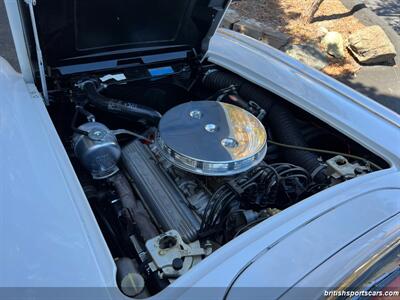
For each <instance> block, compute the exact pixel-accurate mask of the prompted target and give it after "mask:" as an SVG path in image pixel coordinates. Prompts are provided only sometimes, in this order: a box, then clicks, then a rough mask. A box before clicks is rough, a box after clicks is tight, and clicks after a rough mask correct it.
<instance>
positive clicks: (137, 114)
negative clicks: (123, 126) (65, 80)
mask: <svg viewBox="0 0 400 300" xmlns="http://www.w3.org/2000/svg"><path fill="white" fill-rule="evenodd" d="M81 87H82V90H84V91H85V92H86V95H87V97H88V98H89V101H90V104H92V105H93V106H94V107H97V108H98V109H101V110H103V111H106V112H109V113H113V114H117V115H120V116H123V117H128V118H137V119H145V120H147V121H150V122H151V123H152V124H157V123H158V122H159V121H160V119H161V114H160V113H159V112H158V111H156V110H154V109H152V108H150V107H147V106H144V105H139V104H136V103H133V102H128V101H122V100H118V99H113V98H108V97H105V96H103V95H102V94H100V93H99V92H98V88H97V83H96V82H95V81H92V80H89V81H86V82H83V83H82V85H81Z"/></svg>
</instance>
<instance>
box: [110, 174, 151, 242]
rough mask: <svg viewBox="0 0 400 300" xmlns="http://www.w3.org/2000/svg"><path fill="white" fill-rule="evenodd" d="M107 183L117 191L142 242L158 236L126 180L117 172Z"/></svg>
mask: <svg viewBox="0 0 400 300" xmlns="http://www.w3.org/2000/svg"><path fill="white" fill-rule="evenodd" d="M108 181H109V182H110V183H111V184H112V185H113V186H114V188H115V190H116V191H117V193H118V195H119V198H120V201H121V204H122V207H123V209H124V210H126V211H127V213H128V214H129V216H128V217H130V218H131V219H132V221H133V222H135V223H136V225H137V227H138V230H139V231H140V234H141V236H142V238H143V240H144V241H147V240H149V239H151V238H153V237H155V236H157V235H158V231H157V229H156V227H155V226H154V224H153V223H152V222H151V219H150V216H149V214H148V213H147V211H146V209H145V208H144V206H143V204H142V203H141V202H140V201H139V200H138V199H137V198H136V197H135V195H134V194H133V191H132V188H131V185H130V184H129V181H128V179H127V178H126V177H125V176H124V175H123V174H122V173H121V172H117V173H116V174H114V175H113V176H111V177H110V178H108Z"/></svg>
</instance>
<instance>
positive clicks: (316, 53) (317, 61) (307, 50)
mask: <svg viewBox="0 0 400 300" xmlns="http://www.w3.org/2000/svg"><path fill="white" fill-rule="evenodd" d="M286 54H288V55H289V56H291V57H293V58H295V59H297V60H299V61H301V62H302V63H304V64H306V65H309V66H311V67H313V68H315V69H318V70H321V69H323V68H325V67H326V66H327V65H328V63H329V61H328V58H327V57H326V55H325V54H324V53H323V52H322V51H321V50H319V49H318V48H317V47H316V46H314V45H309V44H306V45H291V46H289V47H288V48H287V49H286Z"/></svg>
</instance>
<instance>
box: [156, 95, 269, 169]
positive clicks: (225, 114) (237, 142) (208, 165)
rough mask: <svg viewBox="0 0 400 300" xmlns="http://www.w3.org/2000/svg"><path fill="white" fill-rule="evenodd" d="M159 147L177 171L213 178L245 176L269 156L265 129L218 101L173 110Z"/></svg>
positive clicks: (241, 111)
mask: <svg viewBox="0 0 400 300" xmlns="http://www.w3.org/2000/svg"><path fill="white" fill-rule="evenodd" d="M156 143H157V147H158V148H159V150H160V153H161V155H162V156H164V157H165V158H166V159H168V160H169V161H170V162H171V163H172V164H174V165H175V166H176V167H179V168H181V169H184V170H186V171H188V172H191V173H195V174H201V175H210V176H227V175H233V174H237V173H241V172H244V171H246V170H248V169H250V168H252V167H254V166H256V165H257V164H258V163H259V162H260V161H262V160H263V159H264V157H265V154H266V152H267V134H266V131H265V128H264V126H263V125H262V124H261V122H260V121H259V120H258V119H257V118H256V117H255V116H254V115H252V114H251V113H249V112H247V111H246V110H244V109H241V108H239V107H237V106H234V105H231V104H227V103H222V102H215V101H195V102H189V103H184V104H181V105H178V106H176V107H174V108H172V109H171V110H169V111H168V112H167V113H166V114H165V115H164V116H163V117H162V119H161V121H160V124H159V134H158V137H157V141H156Z"/></svg>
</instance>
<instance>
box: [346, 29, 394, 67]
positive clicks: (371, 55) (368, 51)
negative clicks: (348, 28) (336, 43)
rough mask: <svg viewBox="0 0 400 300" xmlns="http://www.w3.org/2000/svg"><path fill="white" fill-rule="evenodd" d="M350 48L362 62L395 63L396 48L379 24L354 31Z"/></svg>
mask: <svg viewBox="0 0 400 300" xmlns="http://www.w3.org/2000/svg"><path fill="white" fill-rule="evenodd" d="M348 48H349V50H350V51H351V53H352V54H353V55H354V56H355V57H356V58H357V60H358V61H359V62H360V63H362V64H367V65H374V64H393V63H394V58H395V56H396V49H395V48H394V46H393V44H392V43H391V41H390V40H389V38H388V36H387V35H386V33H385V31H383V29H382V28H381V27H380V26H378V25H374V26H369V27H366V28H363V29H360V30H358V31H356V32H354V33H352V34H351V35H350V37H349V40H348Z"/></svg>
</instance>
